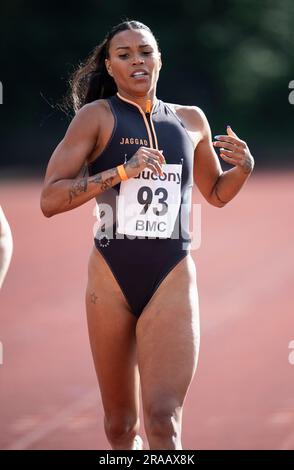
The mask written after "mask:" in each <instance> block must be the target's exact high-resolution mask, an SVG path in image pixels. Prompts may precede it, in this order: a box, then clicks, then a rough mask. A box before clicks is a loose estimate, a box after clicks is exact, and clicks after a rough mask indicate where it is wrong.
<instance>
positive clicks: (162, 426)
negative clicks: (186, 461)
mask: <svg viewBox="0 0 294 470" xmlns="http://www.w3.org/2000/svg"><path fill="white" fill-rule="evenodd" d="M144 417H145V428H146V432H147V433H148V434H149V435H150V434H151V435H153V436H157V437H158V438H163V439H177V438H178V437H179V435H180V432H181V419H182V406H181V405H179V404H178V403H175V402H174V401H168V400H157V401H155V402H154V403H153V404H151V405H149V406H148V407H146V408H145V412H144Z"/></svg>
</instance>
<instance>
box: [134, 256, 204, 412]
mask: <svg viewBox="0 0 294 470" xmlns="http://www.w3.org/2000/svg"><path fill="white" fill-rule="evenodd" d="M136 335H137V348H138V360H139V371H140V376H141V387H142V398H143V405H144V412H147V413H151V414H152V412H153V411H154V409H155V408H156V407H158V408H164V407H166V412H167V413H168V412H169V409H172V408H173V407H181V406H182V405H183V403H184V399H185V396H186V394H187V391H188V388H189V385H190V383H191V381H192V379H193V376H194V373H195V370H196V366H197V359H198V350H199V342H200V332H199V303H198V292H197V284H196V268H195V265H194V261H193V260H192V257H191V255H188V256H186V257H185V258H184V259H183V260H181V261H180V262H179V263H178V265H177V266H176V267H175V268H174V269H173V270H172V271H171V272H170V273H169V274H168V275H167V277H166V278H165V279H164V280H163V282H162V283H161V284H160V286H159V288H158V290H157V291H156V292H155V294H154V296H153V297H152V299H151V301H150V302H149V304H148V305H147V306H146V308H145V309H144V311H143V313H142V314H141V316H140V318H139V320H138V323H137V329H136ZM161 411H164V410H161ZM154 412H155V413H156V409H155V411H154ZM159 412H160V410H159Z"/></svg>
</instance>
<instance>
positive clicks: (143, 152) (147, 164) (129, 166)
mask: <svg viewBox="0 0 294 470" xmlns="http://www.w3.org/2000/svg"><path fill="white" fill-rule="evenodd" d="M163 163H165V159H164V156H163V155H162V152H160V151H159V150H156V149H151V148H149V147H140V148H139V149H138V150H137V152H136V153H135V154H134V155H133V156H132V158H130V160H129V161H128V162H126V163H125V164H124V168H125V171H126V174H127V175H128V177H129V178H134V177H135V176H138V175H139V173H141V171H142V170H144V168H149V169H150V170H151V171H152V172H153V173H154V174H156V175H162V174H163V171H162V164H163Z"/></svg>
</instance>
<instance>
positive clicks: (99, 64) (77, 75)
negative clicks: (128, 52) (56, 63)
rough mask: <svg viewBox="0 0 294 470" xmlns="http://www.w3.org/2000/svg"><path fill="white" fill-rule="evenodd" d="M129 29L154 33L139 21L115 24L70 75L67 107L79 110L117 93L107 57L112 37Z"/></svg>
mask: <svg viewBox="0 0 294 470" xmlns="http://www.w3.org/2000/svg"><path fill="white" fill-rule="evenodd" d="M127 29H145V30H146V31H149V32H150V33H151V34H152V35H153V33H152V31H151V29H150V28H148V26H146V25H145V24H143V23H140V22H139V21H133V20H132V21H124V22H122V23H119V24H118V25H116V26H114V27H113V28H112V29H111V30H110V31H109V32H108V33H107V35H106V36H105V38H104V40H103V41H102V43H101V44H99V45H98V46H96V47H95V49H94V50H93V52H92V53H91V55H90V56H89V58H88V59H87V61H86V62H85V63H83V64H81V65H80V66H79V68H78V69H77V70H76V71H75V72H74V73H73V74H72V76H71V77H70V80H69V85H70V95H69V97H68V98H67V107H71V108H73V109H74V111H75V112H77V111H78V110H79V109H80V108H81V107H82V106H83V105H84V104H86V103H91V101H94V100H97V99H100V98H108V97H109V96H113V95H115V93H116V92H117V87H116V84H115V81H114V79H113V78H112V77H111V76H110V75H109V73H108V72H107V69H106V66H105V59H107V58H109V45H110V41H111V39H112V38H113V37H114V36H115V35H116V34H117V33H119V32H120V31H125V30H127ZM153 36H154V35H153ZM155 40H156V39H155ZM156 42H157V41H156Z"/></svg>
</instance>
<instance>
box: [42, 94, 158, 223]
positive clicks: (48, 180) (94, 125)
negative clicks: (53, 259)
mask: <svg viewBox="0 0 294 470" xmlns="http://www.w3.org/2000/svg"><path fill="white" fill-rule="evenodd" d="M102 107H103V104H102V103H101V105H97V103H95V105H94V104H93V103H90V104H88V105H85V106H84V107H83V108H81V109H80V111H79V112H78V113H77V114H76V116H75V117H74V119H73V120H72V122H71V124H70V125H69V127H68V130H67V132H66V134H65V137H64V139H63V140H62V141H61V142H60V143H59V145H58V146H57V147H56V149H55V151H54V152H53V154H52V156H51V158H50V161H49V163H48V167H47V171H46V175H45V182H44V187H43V190H42V195H41V209H42V212H43V214H44V215H45V216H46V217H51V216H52V215H55V214H60V213H61V212H66V211H69V210H71V209H74V208H75V207H78V206H81V205H82V204H84V203H85V202H87V201H89V200H90V199H92V198H94V197H95V196H97V195H98V194H101V193H102V192H104V191H106V190H107V189H108V188H110V187H112V186H114V185H116V184H117V183H120V181H121V178H120V176H119V174H118V171H117V167H115V168H111V169H109V170H106V171H102V172H101V173H97V174H96V175H93V176H90V177H84V178H80V177H77V175H78V174H79V173H80V171H81V168H82V167H83V166H84V165H85V163H86V161H87V158H88V157H89V155H91V153H92V152H93V151H94V149H95V147H96V143H97V139H99V122H100V120H101V118H102V112H103V111H102ZM163 162H164V157H163V155H162V154H161V153H160V151H159V150H156V149H151V148H147V147H140V148H139V149H138V150H137V152H136V153H135V154H134V155H133V156H132V157H131V158H130V160H129V161H128V162H127V163H125V164H124V166H125V171H126V174H127V176H128V177H129V178H133V177H134V176H137V175H138V174H139V173H140V172H141V171H142V170H143V169H144V168H146V167H148V168H149V169H150V170H151V171H153V173H156V174H161V172H162V168H161V164H162V163H163Z"/></svg>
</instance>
